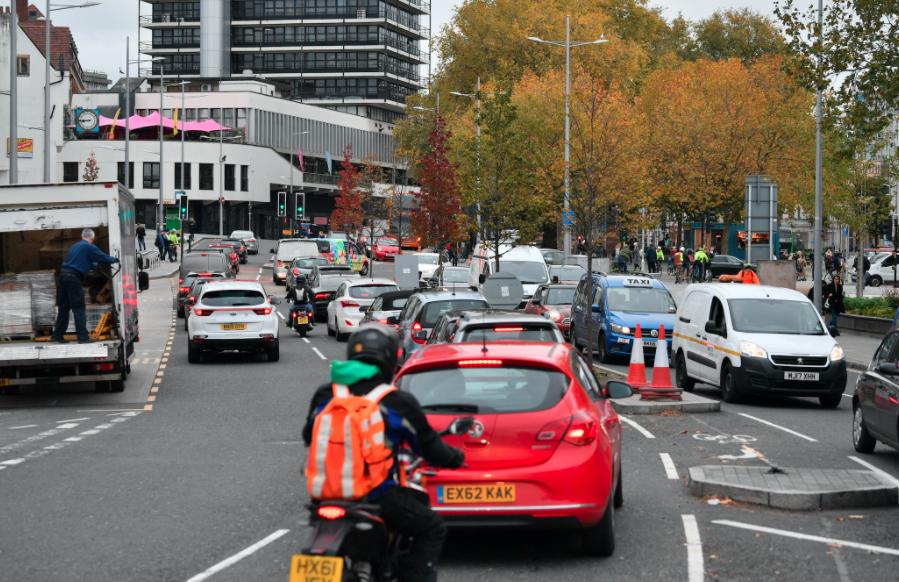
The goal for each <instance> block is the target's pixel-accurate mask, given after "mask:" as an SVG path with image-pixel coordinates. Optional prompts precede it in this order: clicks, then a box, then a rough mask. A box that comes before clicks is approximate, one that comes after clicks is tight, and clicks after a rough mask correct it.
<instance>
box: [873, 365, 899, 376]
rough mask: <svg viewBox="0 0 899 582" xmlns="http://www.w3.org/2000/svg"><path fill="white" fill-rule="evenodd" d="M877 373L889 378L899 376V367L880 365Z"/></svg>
mask: <svg viewBox="0 0 899 582" xmlns="http://www.w3.org/2000/svg"><path fill="white" fill-rule="evenodd" d="M877 371H878V372H880V373H881V374H886V375H888V376H899V366H897V365H896V364H890V363H885V364H880V365H879V366H877Z"/></svg>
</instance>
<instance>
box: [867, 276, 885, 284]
mask: <svg viewBox="0 0 899 582" xmlns="http://www.w3.org/2000/svg"><path fill="white" fill-rule="evenodd" d="M868 285H869V286H871V287H880V286H881V285H883V279H881V278H880V277H878V276H876V275H875V276H874V277H871V279H870V280H869V281H868Z"/></svg>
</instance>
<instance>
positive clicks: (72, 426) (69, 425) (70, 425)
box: [56, 422, 78, 428]
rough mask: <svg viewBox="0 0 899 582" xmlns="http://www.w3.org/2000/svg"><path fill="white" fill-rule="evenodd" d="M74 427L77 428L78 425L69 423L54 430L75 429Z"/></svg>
mask: <svg viewBox="0 0 899 582" xmlns="http://www.w3.org/2000/svg"><path fill="white" fill-rule="evenodd" d="M76 426H78V425H77V424H73V423H71V422H70V423H68V424H61V425H59V426H57V427H56V428H75V427H76Z"/></svg>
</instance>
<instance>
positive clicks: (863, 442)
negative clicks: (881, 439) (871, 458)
mask: <svg viewBox="0 0 899 582" xmlns="http://www.w3.org/2000/svg"><path fill="white" fill-rule="evenodd" d="M852 444H853V446H855V450H856V451H858V452H860V453H870V452H872V451H874V445H876V444H877V439H875V438H874V437H872V436H871V433H869V432H868V428H867V427H866V426H865V417H864V416H863V415H862V407H861V405H859V406H856V407H855V412H854V413H853V415H852Z"/></svg>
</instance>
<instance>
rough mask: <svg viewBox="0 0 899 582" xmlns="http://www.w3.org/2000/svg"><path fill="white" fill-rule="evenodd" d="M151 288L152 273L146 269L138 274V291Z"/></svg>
mask: <svg viewBox="0 0 899 582" xmlns="http://www.w3.org/2000/svg"><path fill="white" fill-rule="evenodd" d="M149 288H150V273H147V272H146V271H141V272H140V273H138V274H137V289H138V291H146V290H147V289H149Z"/></svg>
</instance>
